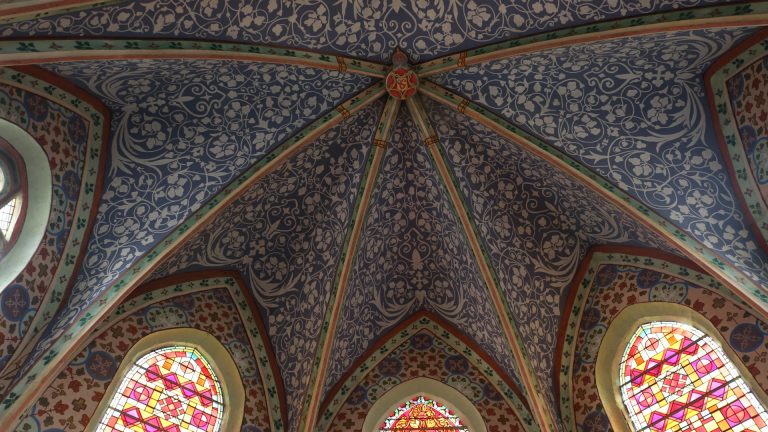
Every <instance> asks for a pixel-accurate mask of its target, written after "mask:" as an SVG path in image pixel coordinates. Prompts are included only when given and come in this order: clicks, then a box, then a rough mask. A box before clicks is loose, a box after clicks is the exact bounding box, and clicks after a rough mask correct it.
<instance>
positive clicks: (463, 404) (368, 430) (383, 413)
mask: <svg viewBox="0 0 768 432" xmlns="http://www.w3.org/2000/svg"><path fill="white" fill-rule="evenodd" d="M418 395H423V396H425V397H429V398H430V399H432V400H434V401H438V402H440V403H442V404H443V405H445V406H447V407H448V408H451V409H452V410H454V411H455V412H456V415H458V416H459V418H460V419H461V420H462V421H463V422H464V424H465V425H466V426H467V427H468V428H469V430H471V431H473V432H486V430H487V429H486V427H485V422H484V421H483V417H482V416H481V415H480V413H479V412H478V411H477V408H475V406H474V405H473V404H472V401H470V400H469V399H467V397H466V396H464V395H463V394H461V392H459V391H458V390H456V389H455V388H453V387H451V386H449V385H446V384H443V383H441V382H440V381H437V380H433V379H431V378H423V377H420V378H414V379H412V380H410V381H406V382H403V383H401V384H398V385H397V386H395V387H393V388H392V389H390V390H389V391H388V392H387V393H385V394H384V395H382V396H381V398H379V400H378V401H376V403H375V404H373V406H372V407H371V410H370V411H368V416H367V417H366V418H365V423H363V432H375V431H376V428H377V427H378V426H379V425H380V424H381V422H383V421H384V419H386V418H387V415H389V414H390V413H391V412H392V407H393V406H395V405H396V404H398V403H400V402H402V401H404V400H407V399H408V398H411V397H414V396H418Z"/></svg>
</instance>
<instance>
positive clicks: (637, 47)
mask: <svg viewBox="0 0 768 432" xmlns="http://www.w3.org/2000/svg"><path fill="white" fill-rule="evenodd" d="M753 31H754V29H746V28H737V29H717V30H711V29H705V30H694V31H680V32H673V33H662V34H657V35H649V36H646V37H642V38H621V39H616V40H611V41H599V42H594V43H590V44H582V45H574V46H569V47H563V48H556V49H553V50H549V51H544V52H537V53H532V54H526V55H521V56H517V57H513V58H509V59H505V60H500V61H494V62H490V63H486V64H482V65H478V66H472V67H469V68H466V69H464V70H458V71H454V72H449V73H446V74H443V75H440V76H435V77H433V79H434V80H435V82H437V83H440V84H443V85H446V86H447V87H448V88H449V89H451V90H454V91H456V92H459V93H461V94H465V95H466V96H467V97H469V98H470V99H472V100H475V101H477V102H479V103H481V104H482V105H484V106H487V107H489V109H491V110H492V111H494V112H496V113H498V114H499V115H500V116H502V117H504V118H506V119H508V120H509V121H511V122H513V123H515V124H518V125H520V126H521V127H523V128H524V129H527V130H529V131H530V132H531V133H533V134H534V135H535V136H538V137H541V138H543V139H544V140H545V141H546V142H548V143H551V144H552V145H554V146H555V147H557V148H558V149H559V150H560V151H562V152H563V153H565V154H566V155H568V156H570V157H572V158H574V159H576V160H578V161H579V162H581V163H582V164H583V165H584V166H586V167H589V168H590V169H592V170H593V171H595V172H596V173H598V174H600V176H601V177H603V178H605V179H608V180H609V181H610V182H612V183H614V184H615V185H617V186H618V187H619V188H621V189H622V190H624V191H626V192H628V193H629V194H630V195H632V196H634V197H635V198H636V199H637V200H638V201H640V202H643V203H645V204H646V205H648V206H649V207H650V208H652V209H654V210H655V211H656V212H658V213H660V214H662V215H664V216H665V217H666V218H668V220H670V221H672V222H673V223H675V224H676V225H678V226H680V227H682V228H683V229H685V230H686V231H688V232H689V233H690V234H691V235H692V236H693V237H694V238H696V239H698V240H699V241H700V242H702V244H704V245H705V246H706V247H707V248H709V249H711V250H714V251H717V252H719V253H720V254H722V256H724V257H725V258H726V259H727V260H729V261H730V262H732V263H733V264H734V265H736V266H737V267H738V268H739V269H741V270H742V271H743V272H744V273H746V274H748V275H749V276H751V277H752V279H753V280H755V281H756V282H757V283H758V284H759V285H762V286H768V257H766V251H765V250H764V249H762V248H760V246H759V241H758V240H757V238H756V237H755V232H754V231H753V229H754V228H755V227H751V226H749V222H748V221H747V219H746V218H745V214H746V213H745V212H744V210H743V209H741V208H739V204H738V200H737V197H736V195H735V192H734V191H735V189H734V185H733V184H732V182H731V179H730V177H729V176H728V173H727V171H726V168H725V160H724V158H723V155H722V154H721V152H720V148H719V145H718V140H717V138H716V137H715V135H714V133H715V132H714V127H713V126H712V124H713V121H714V119H713V118H712V116H711V113H710V112H709V110H708V105H707V100H706V94H705V91H704V86H705V83H704V72H705V71H706V69H707V67H708V66H709V65H710V64H711V63H712V62H713V61H714V60H715V59H716V58H717V57H719V56H720V55H722V54H723V53H724V52H725V51H727V50H728V49H729V48H730V47H732V46H733V45H734V44H735V43H737V42H738V41H739V40H741V39H743V38H744V37H745V36H747V35H749V34H751V33H752V32H753Z"/></svg>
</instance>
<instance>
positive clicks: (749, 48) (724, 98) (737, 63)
mask: <svg viewBox="0 0 768 432" xmlns="http://www.w3.org/2000/svg"><path fill="white" fill-rule="evenodd" d="M765 56H768V29H766V30H761V31H759V32H757V33H756V34H754V35H753V36H751V37H749V38H748V39H746V40H745V41H743V42H742V43H741V44H739V45H738V46H736V47H735V48H733V49H732V50H730V51H729V52H727V53H726V54H725V55H724V56H722V57H720V58H719V59H718V60H717V61H716V62H715V63H714V64H712V66H710V68H709V69H708V70H707V72H706V74H705V76H704V82H705V83H706V90H707V99H708V100H709V108H710V111H711V112H712V115H713V117H715V118H717V119H719V120H720V121H719V122H715V125H714V126H715V133H716V135H717V138H718V140H719V141H720V149H721V151H722V152H723V155H728V156H729V157H728V158H725V159H726V163H725V165H726V168H727V169H728V174H730V176H731V178H732V180H733V183H734V184H736V185H738V189H739V193H738V194H737V197H738V198H739V201H741V204H742V206H743V207H744V208H745V209H748V210H749V211H748V212H746V215H747V217H749V218H751V219H752V220H751V222H752V225H755V226H756V227H757V230H756V231H757V233H756V234H758V235H757V237H758V239H759V240H760V241H761V242H762V244H761V246H762V247H763V248H764V249H765V250H768V243H767V241H768V202H765V201H764V200H763V199H762V197H761V196H760V192H759V187H758V186H757V184H756V183H755V178H754V177H753V176H752V173H751V168H750V167H749V162H748V161H749V158H748V157H747V155H746V153H744V145H743V143H742V141H741V134H740V133H739V130H738V127H737V125H736V117H735V116H734V114H733V107H732V106H731V100H730V95H729V94H728V85H727V83H728V80H729V79H730V78H731V77H733V76H734V75H736V74H737V73H739V72H741V71H742V70H744V69H746V68H748V67H749V66H751V65H752V64H753V63H754V62H755V61H758V60H760V59H762V58H763V57H765Z"/></svg>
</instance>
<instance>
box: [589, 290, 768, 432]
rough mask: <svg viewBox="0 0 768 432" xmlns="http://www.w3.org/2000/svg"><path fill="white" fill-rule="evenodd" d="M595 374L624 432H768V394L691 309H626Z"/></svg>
mask: <svg viewBox="0 0 768 432" xmlns="http://www.w3.org/2000/svg"><path fill="white" fill-rule="evenodd" d="M595 367H596V378H597V388H598V391H599V393H600V399H601V401H602V403H603V407H604V408H605V412H606V414H607V415H608V418H609V419H610V421H611V426H612V427H613V429H614V430H616V431H627V432H629V431H632V432H661V431H664V432H666V431H675V432H677V431H680V432H682V431H691V432H714V431H718V432H758V431H763V430H768V412H766V409H765V406H766V404H765V401H766V395H765V393H764V391H763V389H762V388H760V386H758V385H757V383H755V381H754V379H753V378H752V376H751V374H750V373H749V371H748V370H747V368H746V367H745V366H744V365H743V364H742V363H741V361H740V359H739V357H738V356H737V355H736V354H735V353H734V352H733V350H732V349H731V347H730V346H729V345H728V344H727V343H726V342H725V341H724V339H723V336H722V335H721V334H720V332H718V331H717V329H716V328H715V327H714V326H713V325H712V323H711V322H709V320H708V319H707V318H706V317H704V316H703V315H701V314H699V313H698V312H696V311H694V310H692V309H690V308H688V307H686V306H683V305H679V304H673V303H662V302H649V303H643V304H635V305H632V306H629V307H627V308H625V309H624V310H623V311H622V312H621V313H620V314H619V315H617V316H616V317H615V318H614V320H613V321H612V322H611V325H610V326H609V327H608V330H607V331H606V333H605V336H604V337H603V340H602V342H601V344H600V350H599V351H598V356H597V362H596V365H595Z"/></svg>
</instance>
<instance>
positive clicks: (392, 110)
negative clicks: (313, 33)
mask: <svg viewBox="0 0 768 432" xmlns="http://www.w3.org/2000/svg"><path fill="white" fill-rule="evenodd" d="M399 108H400V101H398V100H397V99H395V98H393V97H392V96H389V97H388V98H387V102H386V103H385V105H384V109H383V111H382V112H381V114H380V116H379V124H378V126H377V127H376V133H375V135H374V138H373V151H372V152H371V154H370V155H369V156H368V161H367V162H366V167H365V173H364V174H363V178H362V179H361V182H360V188H359V189H358V191H357V198H356V200H355V209H354V211H353V212H352V218H351V219H350V222H349V226H348V228H347V233H346V237H345V239H344V249H343V252H342V255H341V259H340V260H339V266H338V268H337V270H336V277H335V281H334V284H333V286H334V287H335V288H334V290H333V292H332V293H331V298H330V299H329V305H330V307H329V308H328V309H327V310H326V313H325V319H324V321H323V326H322V328H321V331H320V339H319V341H320V343H318V347H317V351H316V353H315V367H313V368H312V375H311V377H310V382H309V390H310V391H309V393H308V395H307V399H306V401H305V402H304V412H303V415H302V424H301V425H300V426H299V429H300V430H306V431H307V432H311V431H312V427H313V426H314V424H315V422H316V421H317V416H318V414H319V412H318V405H319V404H320V398H321V397H322V392H323V386H324V385H325V378H326V377H325V374H326V372H327V368H328V362H329V361H330V357H331V354H332V350H333V344H334V342H335V340H336V329H337V327H338V322H339V317H340V316H341V311H342V308H343V306H344V304H343V303H344V299H345V294H346V291H347V284H348V283H349V274H350V272H351V271H352V265H353V264H354V260H355V257H356V256H357V249H358V247H359V240H360V235H361V233H362V230H363V227H364V226H365V222H366V220H367V216H368V208H369V206H370V201H371V197H372V196H373V190H374V188H375V186H376V183H377V180H378V177H379V172H380V167H381V162H382V160H383V159H384V152H385V148H384V146H386V143H387V142H388V141H389V137H390V134H391V132H392V129H393V127H394V120H395V118H396V117H397V112H398V110H399Z"/></svg>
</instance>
